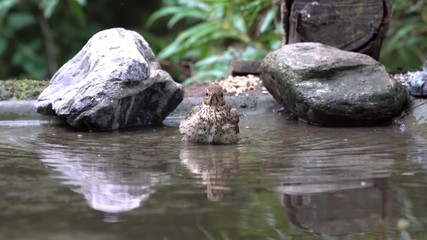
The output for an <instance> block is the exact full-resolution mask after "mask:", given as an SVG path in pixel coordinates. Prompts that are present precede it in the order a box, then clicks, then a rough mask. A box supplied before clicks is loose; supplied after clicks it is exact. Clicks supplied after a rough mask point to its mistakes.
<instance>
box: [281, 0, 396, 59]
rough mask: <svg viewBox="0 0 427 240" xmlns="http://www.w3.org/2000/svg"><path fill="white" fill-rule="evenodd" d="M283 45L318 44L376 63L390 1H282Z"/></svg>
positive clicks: (386, 28) (388, 19)
mask: <svg viewBox="0 0 427 240" xmlns="http://www.w3.org/2000/svg"><path fill="white" fill-rule="evenodd" d="M281 4H282V6H281V15H282V20H283V26H284V30H285V39H284V44H291V43H297V42H320V43H323V44H327V45H330V46H334V47H337V48H339V49H343V50H347V51H353V52H360V53H364V54H367V55H369V56H371V57H373V58H375V59H377V60H378V58H379V55H380V49H381V44H382V41H383V39H384V37H385V34H386V32H387V30H388V25H389V22H390V18H391V13H392V10H391V0H317V1H313V0H282V3H281Z"/></svg>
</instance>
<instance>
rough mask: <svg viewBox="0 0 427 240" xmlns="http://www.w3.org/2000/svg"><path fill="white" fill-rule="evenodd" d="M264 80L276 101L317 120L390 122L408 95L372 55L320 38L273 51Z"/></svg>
mask: <svg viewBox="0 0 427 240" xmlns="http://www.w3.org/2000/svg"><path fill="white" fill-rule="evenodd" d="M261 79H262V81H263V83H264V85H265V87H266V88H267V89H268V90H269V91H270V93H271V94H272V95H273V97H274V98H275V99H276V101H278V102H279V103H280V104H281V105H283V106H284V107H285V108H287V110H289V111H290V112H291V113H292V114H293V115H295V116H296V117H298V118H300V119H303V120H306V121H307V122H309V123H311V124H316V125H328V126H350V125H359V126H360V125H371V124H377V123H381V122H385V121H388V120H391V118H392V117H393V116H396V115H398V114H399V113H400V112H401V111H402V110H403V108H404V106H405V104H406V102H407V98H408V94H407V92H406V90H405V89H404V87H402V86H401V85H400V84H398V83H397V82H396V81H395V80H392V79H390V77H389V75H388V74H387V72H386V70H385V69H384V67H383V66H382V65H381V64H380V63H378V62H377V61H375V60H374V59H372V58H371V57H369V56H366V55H364V54H359V53H352V52H347V51H343V50H339V49H336V48H333V47H330V46H327V45H323V44H320V43H296V44H290V45H285V46H283V47H282V48H281V49H279V50H276V51H274V52H272V53H270V54H268V55H267V56H266V57H265V58H264V60H263V62H262V64H261Z"/></svg>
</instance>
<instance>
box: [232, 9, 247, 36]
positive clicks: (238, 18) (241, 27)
mask: <svg viewBox="0 0 427 240" xmlns="http://www.w3.org/2000/svg"><path fill="white" fill-rule="evenodd" d="M233 27H234V28H235V29H236V30H237V31H238V32H240V33H241V34H246V31H247V29H246V23H245V20H244V19H243V16H242V15H238V14H234V15H233Z"/></svg>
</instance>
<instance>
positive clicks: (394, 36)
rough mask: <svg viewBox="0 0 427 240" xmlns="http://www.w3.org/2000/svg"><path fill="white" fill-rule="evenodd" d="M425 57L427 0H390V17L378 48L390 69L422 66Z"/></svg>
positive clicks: (426, 45) (382, 59)
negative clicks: (384, 37)
mask: <svg viewBox="0 0 427 240" xmlns="http://www.w3.org/2000/svg"><path fill="white" fill-rule="evenodd" d="M426 60H427V0H416V1H410V0H393V18H392V22H391V24H390V29H389V32H388V37H387V38H386V39H385V42H384V45H383V49H382V51H381V62H383V64H384V65H385V66H386V67H387V68H388V70H389V71H395V70H398V69H403V70H411V69H416V70H419V69H421V66H422V63H423V62H424V61H426Z"/></svg>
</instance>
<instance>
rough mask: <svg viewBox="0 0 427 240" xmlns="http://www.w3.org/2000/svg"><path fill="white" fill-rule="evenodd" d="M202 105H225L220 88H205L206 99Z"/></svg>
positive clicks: (213, 86) (214, 86) (215, 86)
mask: <svg viewBox="0 0 427 240" xmlns="http://www.w3.org/2000/svg"><path fill="white" fill-rule="evenodd" d="M203 103H204V104H206V105H209V106H215V107H219V106H224V105H226V102H225V99H224V93H223V90H222V87H221V86H218V85H211V86H209V87H207V88H206V97H205V100H204V102H203Z"/></svg>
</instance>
